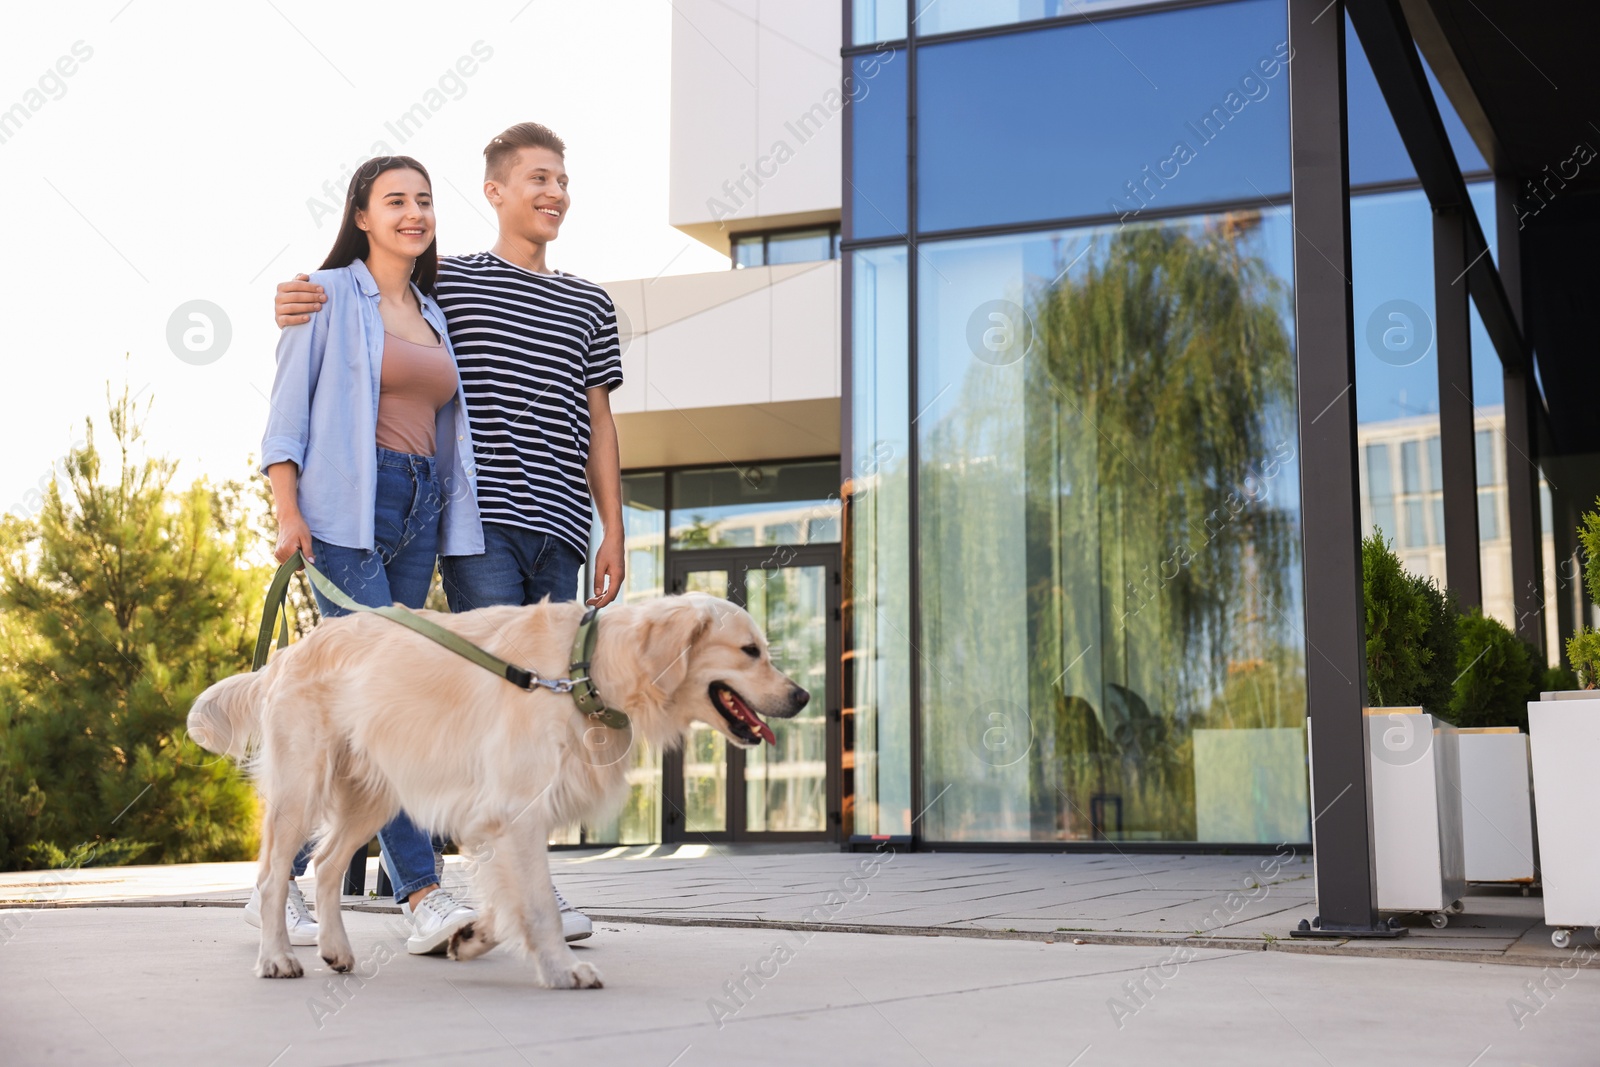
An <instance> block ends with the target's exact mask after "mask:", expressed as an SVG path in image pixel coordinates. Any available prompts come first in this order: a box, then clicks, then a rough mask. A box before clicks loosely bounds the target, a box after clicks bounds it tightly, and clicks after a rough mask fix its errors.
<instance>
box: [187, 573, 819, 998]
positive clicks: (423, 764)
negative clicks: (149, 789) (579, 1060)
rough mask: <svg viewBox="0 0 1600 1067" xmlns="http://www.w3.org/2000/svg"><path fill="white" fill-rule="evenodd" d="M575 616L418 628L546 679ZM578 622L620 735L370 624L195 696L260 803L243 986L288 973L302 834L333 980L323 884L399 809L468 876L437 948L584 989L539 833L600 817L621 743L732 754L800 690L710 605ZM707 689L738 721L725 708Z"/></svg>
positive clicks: (342, 964)
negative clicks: (700, 731)
mask: <svg viewBox="0 0 1600 1067" xmlns="http://www.w3.org/2000/svg"><path fill="white" fill-rule="evenodd" d="M583 610H584V609H583V607H582V606H581V605H578V604H550V603H543V604H537V605H533V606H530V607H495V608H484V609H481V610H478V611H469V612H463V613H462V614H459V615H445V614H441V613H438V612H430V611H424V612H420V613H419V614H421V615H423V616H425V617H427V618H430V619H432V620H433V621H435V622H437V623H440V624H441V625H444V626H446V627H448V628H449V629H451V630H454V631H455V632H456V633H458V634H460V635H462V636H463V637H465V638H467V639H468V640H469V641H472V642H474V643H475V644H478V645H480V646H482V647H483V648H486V649H488V650H489V651H491V652H493V653H495V654H496V655H498V656H500V657H502V658H504V659H507V660H510V661H511V662H513V663H517V664H519V665H521V666H523V667H528V668H531V669H533V670H536V671H538V672H539V673H540V674H541V675H542V676H544V677H546V678H562V677H565V676H567V674H568V673H569V671H568V661H569V659H570V658H571V649H572V642H573V637H574V635H575V634H576V632H577V628H578V621H579V619H580V617H581V616H582V614H583ZM598 627H599V628H598V633H597V637H596V644H595V649H594V657H593V667H592V672H591V673H592V676H593V678H594V681H595V684H596V685H597V686H598V688H599V690H600V693H601V695H602V696H603V697H604V698H605V699H606V702H607V703H608V704H610V705H611V706H613V707H618V708H622V709H623V710H625V711H626V712H627V713H628V715H629V716H630V718H631V720H632V730H631V733H632V737H631V738H630V737H629V732H628V731H614V730H609V729H606V728H605V727H601V726H598V725H596V724H594V723H592V722H591V721H590V720H588V719H586V718H584V717H583V716H582V715H581V714H579V712H578V711H577V708H576V706H575V705H574V704H573V701H572V699H571V697H569V696H566V695H562V694H556V693H552V692H549V691H547V690H542V689H541V690H536V691H534V692H531V693H530V692H525V691H523V690H521V689H519V688H517V687H516V686H513V685H511V684H510V683H508V682H506V681H505V680H503V679H502V678H500V677H498V676H496V675H494V674H491V673H490V672H488V671H486V670H484V669H483V668H482V667H479V666H477V665H475V664H473V663H470V662H469V661H467V660H465V659H463V658H461V657H459V656H457V655H456V654H455V653H453V652H450V651H448V650H447V649H445V648H442V647H440V646H439V645H437V644H435V643H434V642H432V641H430V640H428V639H427V638H425V637H422V636H420V635H418V634H416V633H413V632H412V631H410V630H407V629H405V628H403V627H401V626H398V625H396V624H395V623H394V622H391V621H390V620H388V619H385V618H382V617H380V616H376V615H370V614H356V615H351V616H346V617H342V618H337V619H329V620H327V621H325V622H323V623H322V624H321V625H319V626H318V627H317V628H316V630H315V632H313V633H312V634H311V635H310V636H309V637H307V638H306V639H304V640H302V641H299V642H296V643H295V644H293V645H291V646H289V647H288V648H287V649H285V650H283V651H282V652H280V653H278V654H277V655H276V656H274V658H273V659H272V661H271V662H270V663H269V664H268V665H267V666H266V667H265V668H264V669H263V670H260V671H257V672H254V673H251V674H241V675H236V676H234V677H232V678H227V679H224V680H223V681H221V682H218V683H217V684H216V685H213V686H211V687H210V688H209V689H207V690H206V691H205V692H204V693H202V694H200V696H199V697H198V698H197V699H196V701H195V703H194V706H193V708H192V709H191V710H190V712H189V735H190V737H192V738H193V739H194V740H195V741H197V742H198V743H199V744H201V745H202V746H204V747H206V748H208V749H210V750H211V751H213V752H219V753H227V754H228V755H231V756H234V757H235V758H238V759H242V760H247V762H248V765H249V766H250V768H251V771H252V773H253V774H254V777H255V780H256V785H257V788H258V789H259V791H260V793H261V796H262V799H263V802H264V810H263V814H262V827H261V864H260V871H259V873H258V875H257V881H256V884H257V887H258V889H259V890H260V893H261V919H262V922H261V952H260V955H259V957H258V959H257V961H256V974H258V975H259V976H261V977H263V978H296V977H299V976H300V974H301V973H302V972H301V966H300V963H299V961H298V960H296V959H295V957H294V955H293V953H292V952H291V951H290V946H289V938H288V931H287V928H286V923H285V919H284V901H285V898H286V895H287V893H288V883H289V876H290V868H291V864H292V862H293V860H294V855H295V852H296V851H297V850H298V849H299V847H300V845H301V844H302V842H304V841H306V840H308V839H311V838H313V837H320V841H319V844H318V846H317V850H316V856H315V860H314V863H315V868H314V869H315V871H316V879H317V886H318V890H319V891H318V894H317V896H318V897H319V898H320V899H319V900H318V903H319V904H322V906H321V907H318V909H317V920H318V923H319V925H320V930H321V932H320V934H319V937H318V942H317V947H318V951H319V952H320V954H321V956H322V958H323V959H324V960H325V961H327V963H328V965H329V966H330V967H332V968H333V969H334V970H336V971H346V970H349V969H350V967H351V966H352V965H353V964H354V956H353V954H352V951H351V948H350V941H349V938H348V937H347V936H346V934H345V930H344V924H343V921H342V918H341V916H340V913H339V908H338V906H337V901H338V896H337V887H338V885H339V884H340V879H341V877H342V872H343V870H344V868H345V866H346V865H347V864H348V862H349V859H350V857H351V856H352V855H353V854H354V852H355V850H356V849H357V848H358V847H360V846H361V845H363V844H365V843H366V842H367V841H368V840H370V839H371V838H372V835H373V834H374V833H376V832H377V831H378V830H379V829H380V828H381V827H382V826H383V825H384V824H385V823H387V822H388V821H389V819H390V818H392V817H393V816H394V814H395V813H396V812H397V811H399V810H401V809H402V808H404V810H405V811H406V813H407V814H408V815H409V816H410V817H411V818H412V820H413V821H414V822H416V823H417V824H418V825H419V826H421V827H424V828H426V829H428V830H431V831H434V832H437V833H442V834H446V835H449V836H450V837H451V838H453V839H454V840H455V841H456V842H458V843H459V844H460V845H461V847H462V849H463V851H464V852H466V853H468V854H469V855H470V856H471V857H472V858H473V859H474V861H475V862H474V863H473V867H474V888H475V890H476V893H477V899H478V900H479V902H480V904H479V909H478V910H479V918H478V919H477V921H476V922H474V923H473V924H472V925H471V926H469V927H467V928H465V929H464V930H462V931H461V932H460V933H458V934H457V935H456V936H455V937H454V938H453V939H452V941H451V944H450V948H449V954H450V956H451V957H452V958H453V959H471V958H472V957H474V956H479V955H482V954H483V953H485V952H487V951H489V949H491V948H492V947H494V945H495V944H496V943H498V942H501V941H505V942H507V943H509V944H511V945H512V946H514V947H515V948H517V949H518V950H520V951H523V952H525V953H526V954H528V955H529V956H531V957H532V958H533V960H534V961H535V963H536V965H537V968H538V972H539V977H540V979H541V980H542V982H543V983H544V984H545V985H547V986H552V987H558V988H582V987H593V986H599V985H600V976H599V974H598V973H597V972H596V971H595V969H594V968H593V967H592V966H590V965H589V964H587V963H580V962H579V961H578V959H577V957H576V956H574V955H573V953H572V951H571V950H570V949H569V948H568V947H567V945H566V943H565V941H563V940H562V936H561V918H560V915H559V913H558V911H557V906H556V902H555V897H554V894H553V893H552V892H551V888H550V874H549V862H548V857H547V855H546V848H545V845H546V842H547V840H548V837H549V834H550V832H551V830H552V829H553V828H556V827H560V826H565V825H569V824H570V823H572V822H574V821H576V820H579V819H596V818H599V817H602V816H603V815H605V814H606V813H607V812H608V811H609V810H611V809H613V808H614V806H615V804H616V803H617V802H619V801H620V800H621V799H622V795H623V793H624V792H625V789H624V785H625V782H624V773H625V772H626V770H627V768H628V764H629V761H628V760H627V759H626V758H625V757H626V755H627V752H628V750H629V748H630V747H631V745H633V744H638V743H641V742H644V743H647V744H649V745H651V746H654V747H656V748H658V749H660V750H667V749H671V748H674V747H676V746H678V745H680V744H681V743H682V741H683V738H684V736H685V735H686V734H687V732H688V730H689V728H690V725H691V724H692V723H694V722H696V721H698V722H703V723H706V724H708V725H710V726H711V727H713V728H714V729H716V730H718V731H720V732H721V733H722V734H723V735H724V736H725V737H727V738H728V739H729V741H731V742H732V743H733V744H736V745H740V746H741V747H750V746H751V745H752V744H757V743H759V741H758V740H757V738H758V736H759V732H760V731H762V730H764V729H765V727H764V726H761V725H759V724H754V725H756V729H754V730H752V729H750V728H748V727H744V726H741V725H739V724H738V719H739V718H740V717H741V715H740V714H739V713H740V712H748V711H752V710H753V711H755V712H758V713H759V714H761V715H762V716H776V717H780V718H787V717H789V716H792V715H794V714H796V713H797V712H799V710H800V708H801V707H802V706H804V704H805V702H806V699H807V694H806V692H805V690H803V689H801V688H800V687H799V686H797V685H795V684H794V682H792V681H791V680H790V679H789V678H787V677H786V676H785V675H783V674H782V673H781V672H780V671H778V670H777V669H776V668H775V667H774V666H773V665H772V661H771V658H770V656H769V654H768V651H767V643H766V640H765V639H764V637H763V636H762V634H761V631H760V629H759V628H758V627H757V626H756V624H755V621H754V620H753V619H751V618H750V616H749V615H748V614H747V613H745V612H744V611H743V610H742V609H740V608H738V607H736V606H735V605H733V604H730V603H729V602H727V601H725V600H720V599H716V598H712V597H707V596H694V595H691V596H678V597H666V598H662V599H659V600H653V601H648V602H645V603H642V604H638V605H626V606H615V607H611V608H608V609H607V610H606V611H605V612H604V613H603V614H602V616H601V619H600V621H599V623H598ZM725 690H731V691H732V693H733V694H734V697H733V700H734V702H735V704H737V703H742V705H743V706H742V707H735V706H733V705H731V704H730V703H729V697H728V696H727V695H726V694H725ZM719 705H720V706H719ZM724 708H727V709H730V711H732V712H733V714H731V715H730V711H725V710H723V709H724ZM745 721H746V722H747V723H748V722H750V721H751V720H750V719H749V718H748V717H746V719H745ZM330 887H332V888H330ZM324 901H327V902H328V903H326V904H324V903H323V902H324Z"/></svg>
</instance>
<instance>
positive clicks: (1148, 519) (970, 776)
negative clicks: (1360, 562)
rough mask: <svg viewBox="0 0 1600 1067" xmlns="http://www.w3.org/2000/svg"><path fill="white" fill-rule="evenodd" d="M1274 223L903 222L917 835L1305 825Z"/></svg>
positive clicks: (1286, 308)
mask: <svg viewBox="0 0 1600 1067" xmlns="http://www.w3.org/2000/svg"><path fill="white" fill-rule="evenodd" d="M1292 235H1293V228H1292V226H1291V223H1290V219H1289V214H1288V212H1287V210H1276V209H1274V210H1267V211H1256V210H1252V211H1239V212H1232V213H1227V214H1212V215H1204V216H1194V217H1190V218H1184V219H1178V220H1171V221H1167V222H1162V223H1149V222H1146V223H1137V224H1132V225H1129V226H1126V227H1121V226H1115V225H1112V226H1103V227H1095V228H1084V229H1075V230H1063V231H1059V232H1053V233H1036V234H1029V235H1023V236H1006V237H992V238H976V239H968V240H960V241H950V242H929V243H925V244H923V245H922V246H921V255H920V257H919V264H918V267H919V269H918V311H919V317H918V346H919V350H918V353H917V390H918V405H917V407H918V410H919V412H920V413H919V415H918V416H917V418H916V424H915V430H916V433H917V440H918V449H919V453H918V454H919V464H918V470H917V479H918V483H917V484H918V500H919V507H918V514H919V539H920V544H921V554H922V555H921V572H920V573H921V597H922V602H921V630H920V633H919V635H918V643H919V647H920V649H921V653H922V654H921V656H920V657H919V660H918V662H919V663H920V664H921V675H920V685H921V694H922V702H921V703H922V721H923V727H924V730H923V738H924V740H923V753H922V756H923V775H924V778H923V792H924V795H925V796H926V797H927V798H928V799H927V803H928V810H927V813H926V815H924V816H923V821H924V824H925V825H924V826H923V827H920V828H919V829H920V830H921V832H922V833H923V835H924V836H925V837H926V838H929V839H931V840H934V841H961V840H976V841H1009V840H1028V839H1033V840H1083V839H1092V838H1110V839H1114V840H1172V841H1192V840H1197V839H1198V840H1207V841H1237V842H1245V841H1252V842H1268V843H1279V842H1284V841H1304V840H1306V839H1307V838H1308V836H1309V816H1308V811H1307V792H1306V778H1305V681H1304V665H1303V654H1302V637H1301V633H1302V623H1301V619H1302V599H1301V595H1300V585H1299V583H1300V565H1299V560H1298V545H1299V532H1298V524H1299V486H1298V481H1297V470H1296V460H1295V457H1296V455H1297V441H1296V436H1295V434H1296V430H1295V419H1294V416H1295V407H1294V405H1295V390H1294V356H1293V347H1292V341H1293V326H1292V320H1291V305H1290V299H1289V286H1290V277H1291V273H1290V272H1291V269H1292V267H1291V258H1292Z"/></svg>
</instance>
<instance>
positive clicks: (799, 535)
mask: <svg viewBox="0 0 1600 1067" xmlns="http://www.w3.org/2000/svg"><path fill="white" fill-rule="evenodd" d="M838 494H839V465H838V463H837V462H835V461H833V460H822V461H819V462H808V463H777V464H759V463H756V464H747V465H744V466H737V465H733V464H729V465H727V466H722V467H709V468H705V469H701V470H681V471H674V472H673V475H672V547H673V548H674V549H682V548H735V547H746V546H751V545H822V544H835V543H837V542H838V540H839V496H838Z"/></svg>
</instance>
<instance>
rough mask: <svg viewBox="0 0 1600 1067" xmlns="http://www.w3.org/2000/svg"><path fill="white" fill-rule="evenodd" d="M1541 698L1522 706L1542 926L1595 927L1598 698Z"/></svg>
mask: <svg viewBox="0 0 1600 1067" xmlns="http://www.w3.org/2000/svg"><path fill="white" fill-rule="evenodd" d="M1544 695H1545V697H1546V699H1544V700H1539V701H1530V702H1529V703H1528V735H1529V740H1530V742H1531V747H1532V750H1533V788H1534V792H1535V793H1536V795H1537V796H1538V798H1539V803H1538V805H1537V807H1536V808H1535V812H1536V814H1537V818H1538V826H1539V860H1540V863H1539V873H1540V880H1541V881H1542V882H1543V883H1544V921H1545V922H1546V923H1548V924H1550V925H1551V926H1555V927H1565V928H1570V927H1576V926H1600V849H1597V848H1596V847H1595V819H1596V816H1597V813H1600V774H1597V773H1596V770H1595V755H1596V753H1597V752H1600V694H1597V693H1595V692H1594V691H1592V690H1576V691H1571V692H1564V693H1553V694H1552V693H1546V694H1544ZM1559 932H1560V931H1558V934H1559ZM1561 943H1562V940H1561V939H1560V938H1559V937H1558V938H1557V944H1561Z"/></svg>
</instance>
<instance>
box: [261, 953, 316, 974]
mask: <svg viewBox="0 0 1600 1067" xmlns="http://www.w3.org/2000/svg"><path fill="white" fill-rule="evenodd" d="M305 973H306V972H305V969H304V968H303V967H301V966H300V961H299V960H297V959H295V958H294V954H293V953H292V952H281V953H279V954H277V955H276V956H265V955H264V956H261V957H259V958H258V959H257V960H256V977H257V978H299V977H300V976H301V975H303V974H305Z"/></svg>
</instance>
